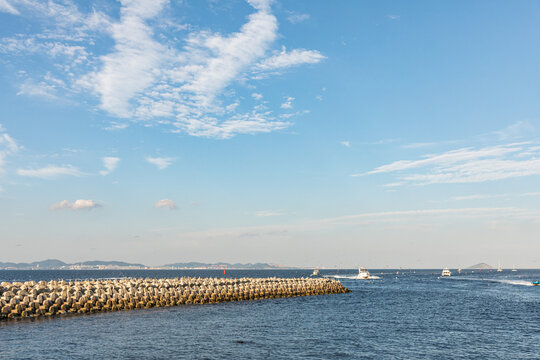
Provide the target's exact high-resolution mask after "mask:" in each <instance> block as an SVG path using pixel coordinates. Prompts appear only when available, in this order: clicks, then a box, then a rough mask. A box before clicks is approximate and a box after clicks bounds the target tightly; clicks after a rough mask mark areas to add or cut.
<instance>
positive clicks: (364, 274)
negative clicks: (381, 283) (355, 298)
mask: <svg viewBox="0 0 540 360" xmlns="http://www.w3.org/2000/svg"><path fill="white" fill-rule="evenodd" d="M357 278H358V279H361V280H369V279H372V277H371V274H370V273H369V271H368V270H367V269H366V268H363V267H361V268H358V276H357Z"/></svg>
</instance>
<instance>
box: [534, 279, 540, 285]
mask: <svg viewBox="0 0 540 360" xmlns="http://www.w3.org/2000/svg"><path fill="white" fill-rule="evenodd" d="M532 284H533V286H540V281H539V280H536V281H533V282H532Z"/></svg>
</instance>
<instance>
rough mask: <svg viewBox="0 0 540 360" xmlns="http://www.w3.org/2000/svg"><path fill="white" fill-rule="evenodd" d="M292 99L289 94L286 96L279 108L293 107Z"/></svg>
mask: <svg viewBox="0 0 540 360" xmlns="http://www.w3.org/2000/svg"><path fill="white" fill-rule="evenodd" d="M293 101H294V98H293V97H291V96H288V97H287V98H286V99H285V102H284V103H283V104H281V106H280V107H281V108H282V109H292V108H293V104H292V102H293Z"/></svg>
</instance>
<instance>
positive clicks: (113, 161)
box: [99, 156, 120, 176]
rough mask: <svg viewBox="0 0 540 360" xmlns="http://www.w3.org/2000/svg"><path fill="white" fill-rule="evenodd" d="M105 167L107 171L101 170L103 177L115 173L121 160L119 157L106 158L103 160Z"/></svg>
mask: <svg viewBox="0 0 540 360" xmlns="http://www.w3.org/2000/svg"><path fill="white" fill-rule="evenodd" d="M102 160H103V166H104V167H105V170H101V171H100V172H99V173H100V174H101V175H103V176H105V175H108V174H110V173H111V172H113V171H114V170H115V169H116V167H117V166H118V163H119V162H120V158H118V157H110V156H108V157H104V158H103V159H102Z"/></svg>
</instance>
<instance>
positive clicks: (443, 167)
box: [352, 142, 540, 185]
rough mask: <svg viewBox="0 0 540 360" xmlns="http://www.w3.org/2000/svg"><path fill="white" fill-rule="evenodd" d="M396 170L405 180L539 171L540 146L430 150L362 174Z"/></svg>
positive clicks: (478, 178)
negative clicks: (418, 156)
mask: <svg viewBox="0 0 540 360" xmlns="http://www.w3.org/2000/svg"><path fill="white" fill-rule="evenodd" d="M384 173H389V174H395V175H396V177H397V178H398V180H399V182H398V183H396V184H394V185H403V184H417V185H427V184H443V183H479V182H485V181H495V180H502V179H509V178H516V177H523V176H530V175H540V147H539V146H538V145H537V144H534V143H529V142H522V143H510V144H505V145H497V146H488V147H483V148H479V149H474V148H461V149H457V150H450V151H447V152H444V153H441V154H428V155H424V156H422V157H421V159H418V160H399V161H395V162H392V163H389V164H386V165H382V166H379V167H377V168H375V169H373V170H371V171H368V172H366V173H363V174H353V175H352V176H365V175H374V174H384Z"/></svg>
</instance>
